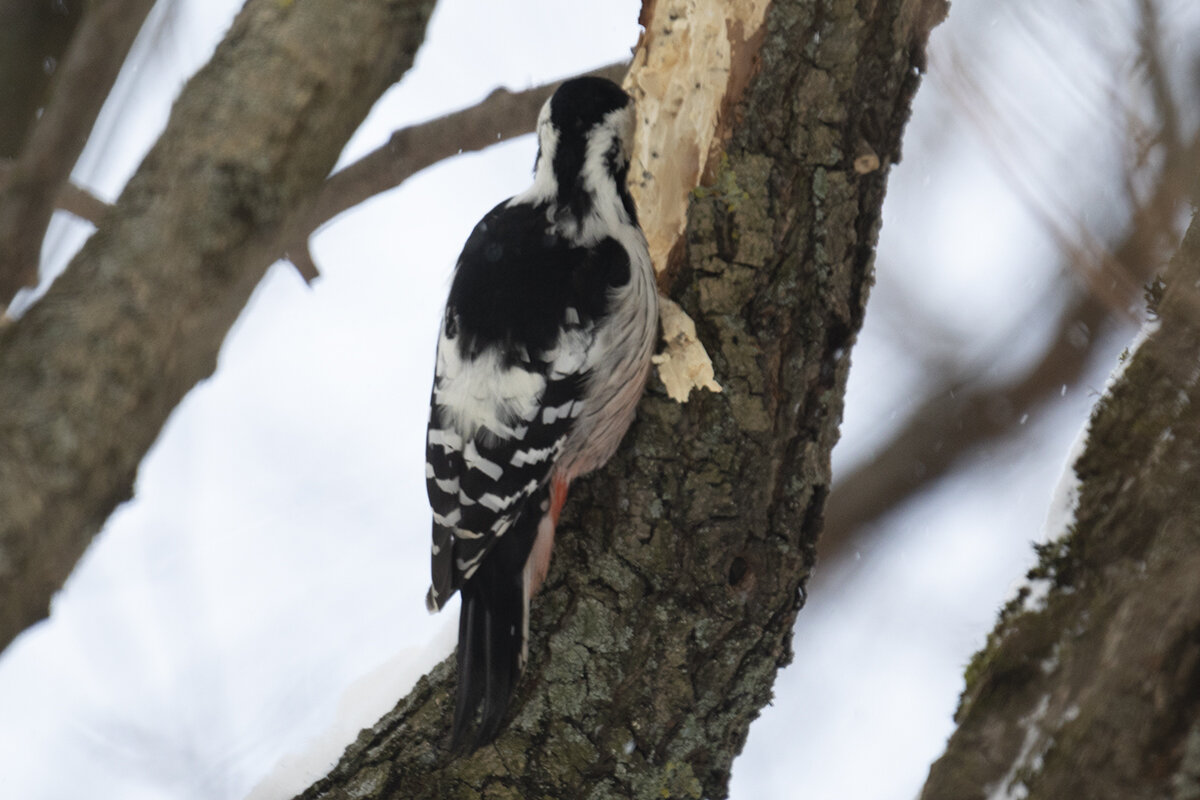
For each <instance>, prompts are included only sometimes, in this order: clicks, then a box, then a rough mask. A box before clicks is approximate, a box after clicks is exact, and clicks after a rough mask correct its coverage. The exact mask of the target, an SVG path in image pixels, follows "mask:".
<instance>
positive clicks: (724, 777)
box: [302, 0, 945, 799]
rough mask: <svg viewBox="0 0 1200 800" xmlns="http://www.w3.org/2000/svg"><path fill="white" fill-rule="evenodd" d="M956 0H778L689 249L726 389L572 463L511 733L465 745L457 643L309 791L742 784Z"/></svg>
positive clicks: (691, 274) (682, 291) (666, 791)
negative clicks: (888, 207)
mask: <svg viewBox="0 0 1200 800" xmlns="http://www.w3.org/2000/svg"><path fill="white" fill-rule="evenodd" d="M944 13H945V5H944V4H942V3H940V2H934V3H927V2H906V1H905V0H878V2H858V3H854V2H842V1H841V0H834V1H833V2H812V1H811V0H780V2H775V3H773V4H772V5H771V7H770V9H769V10H768V12H767V22H766V25H765V26H764V28H763V30H762V32H761V34H760V35H759V36H758V37H756V38H754V39H753V40H752V41H749V42H746V43H745V46H746V47H748V48H750V50H749V52H748V53H743V54H742V55H744V56H745V57H746V59H747V63H750V60H751V59H752V60H753V62H754V63H755V64H756V65H757V70H756V71H755V72H754V73H753V74H752V75H751V76H749V77H748V82H747V83H746V85H745V89H744V92H743V93H742V95H741V97H740V102H736V103H735V102H731V103H729V104H728V106H727V107H728V108H729V110H730V113H729V115H728V117H727V119H728V120H732V124H730V125H729V128H730V130H729V136H728V138H727V139H726V140H725V141H724V142H723V145H724V146H723V153H721V154H719V155H718V156H716V157H715V158H710V160H709V167H708V170H707V172H708V175H709V176H710V178H711V179H710V180H709V181H708V184H709V185H707V186H706V187H705V188H703V189H700V190H697V191H696V192H693V194H692V202H691V207H690V211H689V216H688V226H687V232H686V235H685V239H684V241H683V242H682V244H681V246H680V247H679V248H677V250H676V251H675V252H674V257H673V259H672V264H671V269H670V270H669V276H670V280H671V282H672V291H671V294H672V296H673V297H674V298H675V299H677V300H678V301H679V302H680V304H681V305H682V306H683V307H684V308H685V310H686V311H687V312H688V313H689V314H691V315H692V317H693V318H694V319H696V321H697V323H698V328H699V332H700V337H701V339H703V340H704V342H705V343H706V344H707V345H708V347H709V349H710V351H711V352H712V354H713V361H714V364H715V366H716V370H717V377H718V379H719V381H720V382H721V384H722V385H723V386H724V387H725V391H724V393H722V394H710V393H707V392H700V393H698V394H694V395H693V399H692V400H691V401H690V402H688V403H687V404H686V405H683V406H680V405H678V404H676V403H675V402H673V401H671V400H668V399H667V398H666V396H665V394H664V393H663V391H662V387H661V385H659V384H658V383H657V381H653V382H652V385H651V387H650V390H649V393H648V396H647V397H646V398H645V399H644V400H643V402H642V405H641V407H640V409H639V416H638V420H637V422H636V423H635V424H634V427H633V428H632V429H631V432H630V434H629V436H628V438H627V439H626V441H625V442H624V444H623V446H622V448H621V450H620V452H619V453H618V455H617V456H616V458H614V460H613V463H611V464H610V465H609V466H608V467H607V468H606V469H604V470H602V471H601V472H600V473H598V474H596V475H594V476H592V477H590V478H587V479H584V480H581V481H578V482H577V483H576V484H575V485H574V486H573V490H572V497H571V498H570V500H569V501H568V503H567V511H566V513H565V515H564V518H563V521H562V523H561V524H560V527H559V535H558V545H557V552H556V553H555V557H554V563H553V566H552V569H551V573H550V577H549V579H548V581H547V584H546V587H545V588H544V589H543V590H542V592H541V594H540V595H539V596H538V597H537V598H536V599H535V601H534V607H533V623H532V631H531V637H532V638H531V644H530V662H529V665H528V667H527V669H526V672H525V675H524V677H523V679H522V682H521V684H520V688H519V690H518V694H517V697H516V699H515V701H514V712H515V713H514V718H513V719H512V721H511V723H510V724H509V726H508V728H507V729H506V730H505V731H504V733H503V734H502V735H501V736H500V738H499V739H498V740H497V741H496V743H495V745H494V746H488V747H486V748H484V749H482V750H480V751H478V752H476V753H475V754H474V755H472V756H460V757H457V758H455V757H452V756H450V755H449V754H448V753H447V752H446V746H447V741H448V731H449V720H450V715H451V711H452V707H453V682H454V674H453V666H452V659H451V660H447V661H445V662H443V663H442V664H440V665H439V666H438V667H436V668H435V669H434V670H433V671H432V672H431V673H430V674H429V675H427V676H425V677H424V678H422V679H421V680H420V681H419V682H418V684H417V686H416V688H415V689H414V690H413V692H412V693H411V694H410V695H409V697H407V698H405V699H404V700H402V701H401V702H400V703H399V704H398V705H397V706H396V708H395V709H393V710H392V711H391V712H390V713H389V714H387V715H386V716H385V717H384V718H383V719H381V720H380V721H379V722H378V723H377V724H376V725H375V726H374V727H373V728H372V729H370V730H366V731H364V732H363V733H362V734H361V735H360V736H359V739H358V741H357V742H356V743H355V744H354V745H352V746H351V747H350V748H349V749H348V750H347V751H346V753H345V755H344V757H343V759H342V761H341V763H339V764H338V765H337V766H336V767H335V768H334V770H333V771H332V772H331V773H330V774H329V775H328V776H326V777H325V778H323V779H322V780H320V781H318V782H317V783H316V784H315V785H314V786H312V787H311V788H310V789H309V790H308V791H306V792H305V793H304V794H303V795H302V796H303V797H305V798H351V797H355V798H362V797H371V798H383V797H396V798H400V797H403V798H439V799H445V798H477V797H497V798H500V797H504V798H540V797H579V798H608V797H613V798H631V797H633V798H642V797H695V798H700V797H721V796H725V795H726V794H727V784H728V777H729V769H730V764H731V762H732V760H733V757H734V756H735V755H736V754H737V753H738V752H739V751H740V749H741V747H742V745H743V743H744V742H745V738H746V732H747V728H748V726H749V724H750V722H751V720H752V719H753V718H754V717H755V716H756V715H757V713H758V710H759V709H760V708H761V707H762V706H763V705H764V704H765V703H766V702H767V701H768V700H769V699H770V697H771V685H772V683H773V682H774V678H775V673H776V671H777V670H778V669H779V667H780V666H782V665H784V664H786V663H788V661H789V660H790V659H791V631H792V623H793V621H794V619H795V615H796V612H797V610H798V609H799V608H800V607H801V605H802V604H803V601H804V584H805V581H806V578H807V576H808V573H809V570H810V569H811V567H812V564H813V559H814V548H815V543H816V539H817V535H818V533H819V531H820V528H821V515H822V507H823V503H824V499H825V496H826V494H827V492H828V488H829V453H830V450H831V448H832V447H833V444H834V442H835V440H836V438H837V426H838V423H839V421H840V418H841V410H842V396H843V390H844V386H845V378H846V371H847V368H848V365H849V350H850V346H851V344H852V343H853V340H854V336H855V334H856V333H857V331H858V329H859V327H860V323H861V320H862V313H863V305H864V302H865V300H866V294H867V289H868V287H869V284H870V280H871V268H872V258H873V252H874V246H875V242H876V235H877V231H878V227H879V220H880V207H881V204H882V202H883V194H884V184H885V179H886V176H887V171H888V168H889V167H890V165H891V164H892V163H894V162H895V161H896V160H897V159H898V157H899V144H900V135H901V132H902V129H903V127H904V123H905V122H906V120H907V118H908V115H909V108H910V101H911V99H912V95H913V92H914V91H915V90H916V87H917V84H918V80H919V73H920V70H921V68H922V66H923V60H922V59H923V53H924V47H925V41H926V38H927V35H928V32H929V30H930V28H931V27H932V26H933V25H934V24H936V22H937V21H939V20H940V19H941V17H942V15H943V14H944ZM733 100H734V101H737V98H733ZM660 155H663V156H666V157H669V155H670V154H660Z"/></svg>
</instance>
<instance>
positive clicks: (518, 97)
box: [279, 62, 629, 280]
mask: <svg viewBox="0 0 1200 800" xmlns="http://www.w3.org/2000/svg"><path fill="white" fill-rule="evenodd" d="M628 69H629V64H628V63H627V62H622V63H617V64H610V65H608V66H606V67H601V68H600V69H596V70H592V71H591V72H588V73H585V74H587V75H600V76H603V77H606V78H609V79H610V80H613V81H618V82H619V81H620V80H621V78H622V77H624V75H625V72H626V71H627V70H628ZM559 83H561V81H554V82H552V83H546V84H543V85H541V86H535V87H534V88H532V89H526V90H524V91H520V92H510V91H508V90H507V89H497V90H496V91H494V92H492V93H491V94H489V95H488V96H487V98H486V99H485V100H484V101H483V102H481V103H479V104H478V105H475V106H472V107H471V108H467V109H464V110H462V111H456V112H454V113H453V114H447V115H446V116H444V117H439V118H437V119H434V120H430V121H429V122H423V123H421V124H418V125H412V126H409V127H407V128H403V129H401V130H398V131H396V132H395V133H393V134H392V136H391V138H390V139H388V142H387V144H385V145H382V146H381V147H378V148H376V149H375V150H373V151H371V152H370V153H368V154H367V155H365V156H363V157H362V158H360V159H359V160H358V161H355V162H354V163H353V164H350V165H348V166H346V167H345V168H343V169H341V170H338V171H337V172H335V173H334V174H333V175H331V176H330V177H329V179H328V180H327V181H325V185H324V186H323V187H322V188H321V191H320V192H319V193H317V195H316V196H315V197H314V198H313V199H312V201H310V202H309V203H306V204H304V206H302V207H300V208H297V209H296V210H295V211H294V212H293V213H292V214H290V215H289V218H288V222H287V223H286V224H285V225H284V227H283V232H282V233H281V234H280V242H281V245H280V247H279V252H281V253H290V254H292V255H296V256H297V257H298V258H301V259H303V256H300V255H298V254H300V253H305V252H307V251H308V245H307V242H308V238H309V237H310V236H312V234H314V233H316V231H317V230H318V229H319V228H320V227H321V226H322V225H324V224H326V223H327V222H329V221H330V220H332V219H333V218H334V217H336V216H337V215H339V214H341V213H342V212H344V211H347V210H349V209H351V208H353V207H354V206H356V205H358V204H359V203H361V202H363V201H364V200H367V199H369V198H371V197H374V196H375V195H377V194H380V193H381V192H386V191H387V190H389V189H393V188H395V187H397V186H399V185H400V184H401V183H403V182H404V181H405V180H407V179H408V178H410V177H411V176H413V175H415V174H416V173H418V172H420V171H421V170H423V169H425V168H426V167H429V166H432V165H433V164H436V163H437V162H439V161H441V160H443V159H446V158H450V157H451V156H454V155H458V154H460V153H467V152H474V151H477V150H483V149H485V148H487V147H490V146H492V145H494V144H496V143H497V142H503V141H507V140H509V139H512V138H515V137H517V136H522V135H524V134H526V133H530V132H532V131H533V127H534V121H535V120H536V119H537V114H538V110H539V109H540V108H541V106H542V104H543V103H544V102H546V98H548V97H549V96H550V95H551V93H552V92H553V91H554V89H555V88H556V87H557V86H558V84H559ZM289 258H290V256H289ZM292 263H293V264H295V265H296V267H297V269H300V267H301V265H300V264H298V263H296V261H295V260H292ZM304 266H305V268H304V269H300V272H301V274H302V275H304V277H305V280H311V279H312V277H315V276H316V274H317V272H316V265H315V264H312V261H311V257H309V260H308V262H307V263H306V264H305V265H304ZM306 270H311V271H308V272H306Z"/></svg>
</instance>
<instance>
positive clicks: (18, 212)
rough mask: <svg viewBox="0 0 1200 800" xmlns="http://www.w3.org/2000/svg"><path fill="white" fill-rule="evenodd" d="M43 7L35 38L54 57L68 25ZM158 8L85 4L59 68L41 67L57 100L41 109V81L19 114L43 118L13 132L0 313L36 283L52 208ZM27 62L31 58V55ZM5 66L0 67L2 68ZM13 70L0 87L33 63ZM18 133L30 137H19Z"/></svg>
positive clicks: (120, 2)
mask: <svg viewBox="0 0 1200 800" xmlns="http://www.w3.org/2000/svg"><path fill="white" fill-rule="evenodd" d="M7 5H8V6H13V7H14V8H13V11H12V13H14V14H18V15H19V14H20V13H21V11H22V10H23V9H20V8H16V6H30V5H34V4H31V3H20V2H15V0H10V2H8V3H7ZM40 5H42V6H46V7H49V8H51V9H52V10H51V11H50V12H46V11H44V10H43V11H42V12H41V14H37V13H35V14H33V16H34V17H35V18H37V17H39V16H45V15H46V14H47V13H49V19H50V21H49V22H48V23H47V24H45V25H44V26H42V27H41V28H39V29H38V30H37V31H36V33H40V34H41V35H42V37H44V38H43V39H42V40H41V41H44V42H46V44H43V45H41V47H40V49H44V50H49V49H52V48H54V47H55V46H56V45H58V43H59V41H60V40H61V39H62V38H63V36H64V33H66V29H67V27H68V25H67V23H64V22H59V21H58V18H57V17H56V16H55V15H56V14H57V13H58V12H57V11H56V10H54V9H57V8H59V7H60V5H59V4H55V3H42V4H40ZM153 5H154V0H107V2H103V3H90V4H87V11H86V14H85V15H84V18H83V19H82V24H74V25H71V28H72V29H73V28H75V27H77V28H78V30H76V31H74V34H73V35H69V34H68V35H69V40H70V41H69V44H68V45H67V46H66V49H65V51H64V52H63V56H62V60H61V61H60V62H57V63H56V61H55V58H54V56H52V55H47V56H45V57H44V58H43V59H41V60H40V61H39V62H38V63H41V64H42V65H43V69H44V71H46V72H47V73H53V92H52V93H51V94H50V95H49V97H48V98H45V103H44V105H39V104H40V103H41V100H42V99H43V98H42V94H43V93H44V89H43V90H42V91H38V90H37V88H36V86H37V84H38V83H39V81H36V80H35V81H31V83H32V84H33V85H34V87H35V88H34V91H32V92H29V93H28V96H27V97H26V98H24V100H25V102H23V103H21V106H23V107H25V108H28V107H29V105H30V104H31V103H32V104H33V105H34V107H35V109H37V108H40V112H38V111H36V110H35V113H34V115H33V116H34V120H33V121H32V122H31V124H30V120H29V114H28V113H27V112H26V113H25V114H24V115H23V119H24V120H25V122H26V125H24V126H23V125H21V123H20V122H18V123H17V125H16V126H14V131H13V136H12V138H13V141H17V140H20V141H22V142H23V144H22V145H21V146H20V152H19V153H14V158H13V162H12V166H11V169H9V170H7V178H6V179H5V180H4V182H3V184H2V185H0V305H4V306H7V305H8V303H9V302H10V301H11V300H12V298H13V296H14V295H15V294H16V292H17V290H19V289H21V288H24V287H28V286H33V285H35V284H36V283H37V270H38V257H39V255H40V253H41V248H42V240H43V239H44V238H45V235H46V227H47V226H48V225H49V224H50V215H51V214H53V212H54V206H55V201H56V199H57V198H58V196H59V194H60V192H61V191H62V188H63V186H65V185H66V183H67V181H68V180H69V178H70V175H71V170H72V168H74V166H75V161H76V159H78V158H79V154H80V153H81V152H83V146H84V145H85V144H86V143H87V140H88V136H89V134H90V133H91V131H92V127H93V126H94V125H95V122H96V117H97V116H99V114H100V109H101V108H102V107H103V105H104V101H105V100H106V99H107V98H108V95H109V91H110V90H111V89H112V86H113V83H114V82H115V81H116V79H117V74H118V73H119V72H120V71H121V65H122V64H124V63H125V57H126V56H127V55H128V54H129V48H130V47H132V46H133V40H134V39H135V38H136V37H137V34H138V31H139V30H140V29H141V27H142V23H143V22H144V21H145V20H146V15H147V14H149V13H150V9H151V7H152V6H153ZM66 14H67V20H71V21H73V20H75V19H76V16H77V15H73V14H71V13H70V12H66ZM0 22H3V17H2V16H0ZM31 44H33V43H31ZM34 46H36V45H34ZM25 55H26V57H28V53H27V51H26V52H25ZM4 65H5V64H4V63H2V62H0V68H3V66H4ZM11 69H13V72H12V73H9V74H0V85H12V83H11V81H13V80H21V79H22V78H24V79H26V80H28V69H29V64H28V63H24V64H21V63H20V62H17V63H14V64H13V65H12V67H11ZM18 85H19V84H18ZM20 128H27V129H28V130H27V132H26V131H23V130H17V129H20ZM21 133H24V134H25V135H23V136H21V135H19V134H21Z"/></svg>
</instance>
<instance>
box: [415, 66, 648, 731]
mask: <svg viewBox="0 0 1200 800" xmlns="http://www.w3.org/2000/svg"><path fill="white" fill-rule="evenodd" d="M633 115H634V108H633V102H632V101H631V100H630V98H629V96H628V95H626V94H625V92H624V91H622V90H621V89H620V87H618V86H617V85H616V84H614V83H612V82H611V81H607V80H604V79H602V78H578V79H575V80H571V81H567V82H566V83H564V84H563V85H562V86H561V87H559V89H558V90H557V91H556V92H555V94H554V96H553V97H551V98H550V100H549V101H547V103H546V104H545V105H544V106H543V107H542V111H541V114H540V115H539V117H538V126H537V132H538V157H537V163H536V165H535V168H534V182H533V186H531V187H530V188H529V189H528V190H527V191H525V192H524V193H522V194H519V195H517V196H516V197H513V198H511V199H510V200H507V201H506V202H503V203H501V204H500V205H498V206H496V207H495V208H494V209H492V210H491V211H490V212H489V213H488V214H487V216H485V217H484V218H483V219H482V220H481V221H480V222H479V224H478V225H476V227H475V230H474V231H473V232H472V233H471V236H470V238H468V240H467V243H466V246H465V247H464V248H463V252H462V255H461V256H460V257H459V260H458V264H457V267H456V269H455V273H454V279H453V282H452V284H451V288H450V296H449V299H448V300H447V303H446V312H445V315H444V317H443V320H442V330H441V336H440V338H439V341H438V352H437V369H436V374H435V377H434V384H433V396H432V399H431V403H430V413H429V431H428V435H427V439H426V478H427V481H426V483H427V488H428V493H429V502H430V505H431V506H432V509H433V559H432V572H433V585H432V586H431V588H430V590H429V594H428V596H427V598H426V605H427V606H428V607H429V609H430V611H437V610H440V609H441V608H442V606H443V605H444V604H445V603H446V601H447V600H449V599H450V597H451V596H452V595H453V594H454V592H455V591H458V592H460V593H461V595H462V610H461V612H460V617H459V634H458V696H457V701H456V709H455V716H454V732H453V741H454V746H456V747H457V746H458V745H459V744H460V743H463V742H464V741H465V738H464V737H465V736H466V734H467V733H468V731H470V730H471V729H472V728H475V735H474V738H473V746H475V747H478V746H480V745H481V744H484V743H486V742H488V741H490V740H491V739H492V738H494V737H495V735H496V734H497V733H498V732H499V729H500V725H501V723H502V722H503V719H504V714H505V712H506V710H507V708H508V703H509V700H510V698H511V695H512V691H513V687H514V686H515V683H516V680H517V678H518V677H519V675H520V672H521V670H522V669H523V668H524V665H525V658H526V646H527V639H528V626H529V599H530V597H531V596H532V595H533V593H534V592H535V591H536V590H537V587H538V586H539V585H540V584H541V581H542V579H543V578H544V577H545V573H546V569H547V567H548V564H549V558H550V550H551V546H552V543H553V538H554V527H555V525H556V523H557V521H558V514H559V511H560V510H561V508H562V503H563V501H564V500H565V499H566V491H567V487H568V486H569V484H570V482H571V480H572V479H574V478H575V477H577V476H579V475H582V474H584V473H586V472H589V471H591V470H593V469H595V468H596V467H599V466H600V465H601V464H603V463H604V462H606V461H607V460H608V459H609V458H610V457H611V456H612V454H613V452H614V451H615V450H616V448H617V445H618V443H619V442H620V440H621V437H622V436H624V434H625V431H626V429H627V428H628V427H629V424H630V422H631V421H632V419H633V415H634V410H635V407H636V405H637V401H638V399H639V398H640V397H641V394H642V389H643V387H644V385H645V381H646V375H647V373H648V371H649V367H650V355H651V351H652V349H653V344H654V339H655V336H656V332H657V325H658V302H657V296H656V293H655V284H654V272H653V268H652V267H651V264H650V255H649V253H648V251H647V249H646V241H645V237H644V236H643V235H642V232H641V229H640V228H639V227H638V223H637V216H636V213H635V211H634V205H633V200H632V198H631V197H630V196H629V192H628V189H627V188H626V176H627V173H628V170H629V153H630V148H631V144H632V142H631V139H632V134H633V124H634V116H633ZM477 716H478V717H479V721H478V724H477V726H476V722H475V720H476V717H477Z"/></svg>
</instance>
